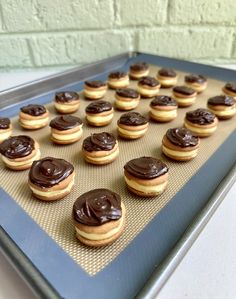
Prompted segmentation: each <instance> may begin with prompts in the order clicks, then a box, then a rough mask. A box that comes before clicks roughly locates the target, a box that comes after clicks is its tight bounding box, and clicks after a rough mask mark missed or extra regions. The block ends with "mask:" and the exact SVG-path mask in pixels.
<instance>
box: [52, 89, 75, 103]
mask: <svg viewBox="0 0 236 299" xmlns="http://www.w3.org/2000/svg"><path fill="white" fill-rule="evenodd" d="M77 100H79V95H78V94H77V93H76V92H75V91H61V92H56V94H55V101H56V102H58V103H70V102H72V101H77Z"/></svg>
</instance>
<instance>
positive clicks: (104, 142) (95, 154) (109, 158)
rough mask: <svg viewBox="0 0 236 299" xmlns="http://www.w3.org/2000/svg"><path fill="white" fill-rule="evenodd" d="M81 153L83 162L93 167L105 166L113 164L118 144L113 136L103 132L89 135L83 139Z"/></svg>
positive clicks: (117, 152)
mask: <svg viewBox="0 0 236 299" xmlns="http://www.w3.org/2000/svg"><path fill="white" fill-rule="evenodd" d="M82 153H83V155H84V159H85V161H87V162H88V163H91V164H95V165H105V164H109V163H111V162H113V161H114V160H115V159H116V158H117V156H118V154H119V147H118V142H117V140H116V138H115V137H114V135H112V134H109V133H106V132H103V133H97V134H91V136H89V137H87V138H85V139H84V142H83V146H82Z"/></svg>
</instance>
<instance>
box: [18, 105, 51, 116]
mask: <svg viewBox="0 0 236 299" xmlns="http://www.w3.org/2000/svg"><path fill="white" fill-rule="evenodd" d="M20 110H21V111H22V112H23V113H26V114H29V115H32V116H40V115H42V114H44V113H45V112H46V109H45V107H44V106H42V105H36V104H29V105H27V106H24V107H21V108H20Z"/></svg>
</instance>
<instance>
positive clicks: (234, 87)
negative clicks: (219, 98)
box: [225, 82, 236, 92]
mask: <svg viewBox="0 0 236 299" xmlns="http://www.w3.org/2000/svg"><path fill="white" fill-rule="evenodd" d="M225 89H228V90H229V91H232V92H236V83H230V82H229V83H226V84H225Z"/></svg>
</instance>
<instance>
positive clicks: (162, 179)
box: [124, 157, 168, 197]
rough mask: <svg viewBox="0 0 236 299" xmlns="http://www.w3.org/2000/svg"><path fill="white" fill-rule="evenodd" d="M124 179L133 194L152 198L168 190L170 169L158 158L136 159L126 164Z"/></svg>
mask: <svg viewBox="0 0 236 299" xmlns="http://www.w3.org/2000/svg"><path fill="white" fill-rule="evenodd" d="M124 177H125V182H126V184H127V187H128V189H129V190H130V191H131V192H133V193H135V194H137V195H139V196H143V197H152V196H156V195H159V194H161V193H163V192H164V190H165V189H166V186H167V182H168V167H167V166H166V164H165V163H163V162H162V161H161V160H159V159H156V158H152V157H141V158H136V159H133V160H130V161H129V162H127V163H126V164H125V166H124Z"/></svg>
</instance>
